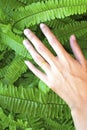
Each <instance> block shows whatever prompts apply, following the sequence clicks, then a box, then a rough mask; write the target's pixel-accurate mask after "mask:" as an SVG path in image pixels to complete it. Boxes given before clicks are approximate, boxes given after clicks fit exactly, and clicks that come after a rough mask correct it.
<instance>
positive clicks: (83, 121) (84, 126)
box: [71, 105, 87, 130]
mask: <svg viewBox="0 0 87 130" xmlns="http://www.w3.org/2000/svg"><path fill="white" fill-rule="evenodd" d="M71 115H72V118H73V121H74V125H75V127H76V130H87V105H83V106H80V107H78V108H75V109H72V110H71Z"/></svg>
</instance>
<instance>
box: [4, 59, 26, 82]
mask: <svg viewBox="0 0 87 130" xmlns="http://www.w3.org/2000/svg"><path fill="white" fill-rule="evenodd" d="M26 70H27V67H26V65H25V64H24V61H23V58H22V57H20V56H16V57H15V58H14V59H13V61H12V62H11V64H10V65H9V67H8V69H7V71H6V72H5V75H4V79H3V82H4V83H6V84H12V83H14V82H15V81H16V80H17V79H18V78H19V77H20V76H21V74H22V73H24V72H26Z"/></svg>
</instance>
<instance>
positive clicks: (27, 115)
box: [0, 0, 87, 130]
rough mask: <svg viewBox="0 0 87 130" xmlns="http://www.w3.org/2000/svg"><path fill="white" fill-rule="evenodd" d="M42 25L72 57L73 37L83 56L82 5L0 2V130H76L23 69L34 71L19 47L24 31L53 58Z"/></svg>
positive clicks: (85, 14) (85, 17)
mask: <svg viewBox="0 0 87 130" xmlns="http://www.w3.org/2000/svg"><path fill="white" fill-rule="evenodd" d="M41 22H43V23H45V24H47V25H48V26H49V27H50V29H51V30H52V31H53V33H54V34H55V35H56V36H57V37H58V39H59V40H60V41H61V43H62V45H63V46H64V48H65V49H66V50H67V51H68V52H69V53H70V54H71V55H73V54H72V51H71V49H70V46H69V37H70V35H71V34H75V35H76V37H77V40H78V43H79V45H80V47H81V48H82V51H83V53H84V55H85V57H87V0H0V130H75V128H74V124H73V120H72V117H71V113H70V109H69V107H68V105H67V104H66V103H65V102H64V101H63V100H62V99H61V98H60V97H59V96H57V95H56V94H55V93H54V92H53V91H51V90H50V89H49V88H48V87H47V86H46V84H44V83H43V82H42V81H41V80H40V79H38V78H37V77H36V76H35V75H34V74H33V73H32V72H31V71H30V70H29V69H28V68H27V67H26V65H25V64H24V60H26V59H27V60H30V61H31V62H32V63H34V64H35V65H36V66H37V64H36V63H35V62H34V61H33V59H32V57H31V55H30V54H29V53H28V52H27V50H26V49H25V47H24V46H23V43H22V41H23V39H24V34H23V30H24V28H30V29H31V30H32V31H33V32H34V33H35V34H36V35H37V36H38V37H39V38H40V39H41V41H42V42H43V44H45V45H46V46H47V47H48V48H49V50H50V51H51V52H52V53H53V54H54V55H55V52H54V51H53V50H52V48H51V47H50V45H49V43H48V41H47V39H46V38H45V37H44V35H43V34H42V32H41V30H40V28H39V24H40V23H41ZM37 67H38V68H40V67H39V66H37Z"/></svg>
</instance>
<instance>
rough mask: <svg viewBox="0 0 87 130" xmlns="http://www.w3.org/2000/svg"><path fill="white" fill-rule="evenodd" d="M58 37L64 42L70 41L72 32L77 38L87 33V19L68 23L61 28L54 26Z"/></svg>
mask: <svg viewBox="0 0 87 130" xmlns="http://www.w3.org/2000/svg"><path fill="white" fill-rule="evenodd" d="M53 32H54V34H55V35H56V37H58V38H59V40H60V41H61V42H62V43H63V44H64V43H65V42H67V41H68V39H69V37H70V36H71V35H72V34H75V35H76V36H77V38H79V37H81V36H82V35H84V34H86V33H87V21H81V22H74V23H70V24H66V25H65V26H63V27H60V28H54V30H53Z"/></svg>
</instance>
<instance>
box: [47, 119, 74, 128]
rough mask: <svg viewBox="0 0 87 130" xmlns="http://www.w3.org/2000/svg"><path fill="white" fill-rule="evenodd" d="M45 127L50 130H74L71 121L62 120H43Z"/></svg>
mask: <svg viewBox="0 0 87 130" xmlns="http://www.w3.org/2000/svg"><path fill="white" fill-rule="evenodd" d="M45 125H46V126H47V128H49V129H50V130H53V129H54V130H75V128H74V124H73V121H72V119H66V120H65V119H63V120H62V122H61V120H58V119H57V120H52V119H49V118H45Z"/></svg>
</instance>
